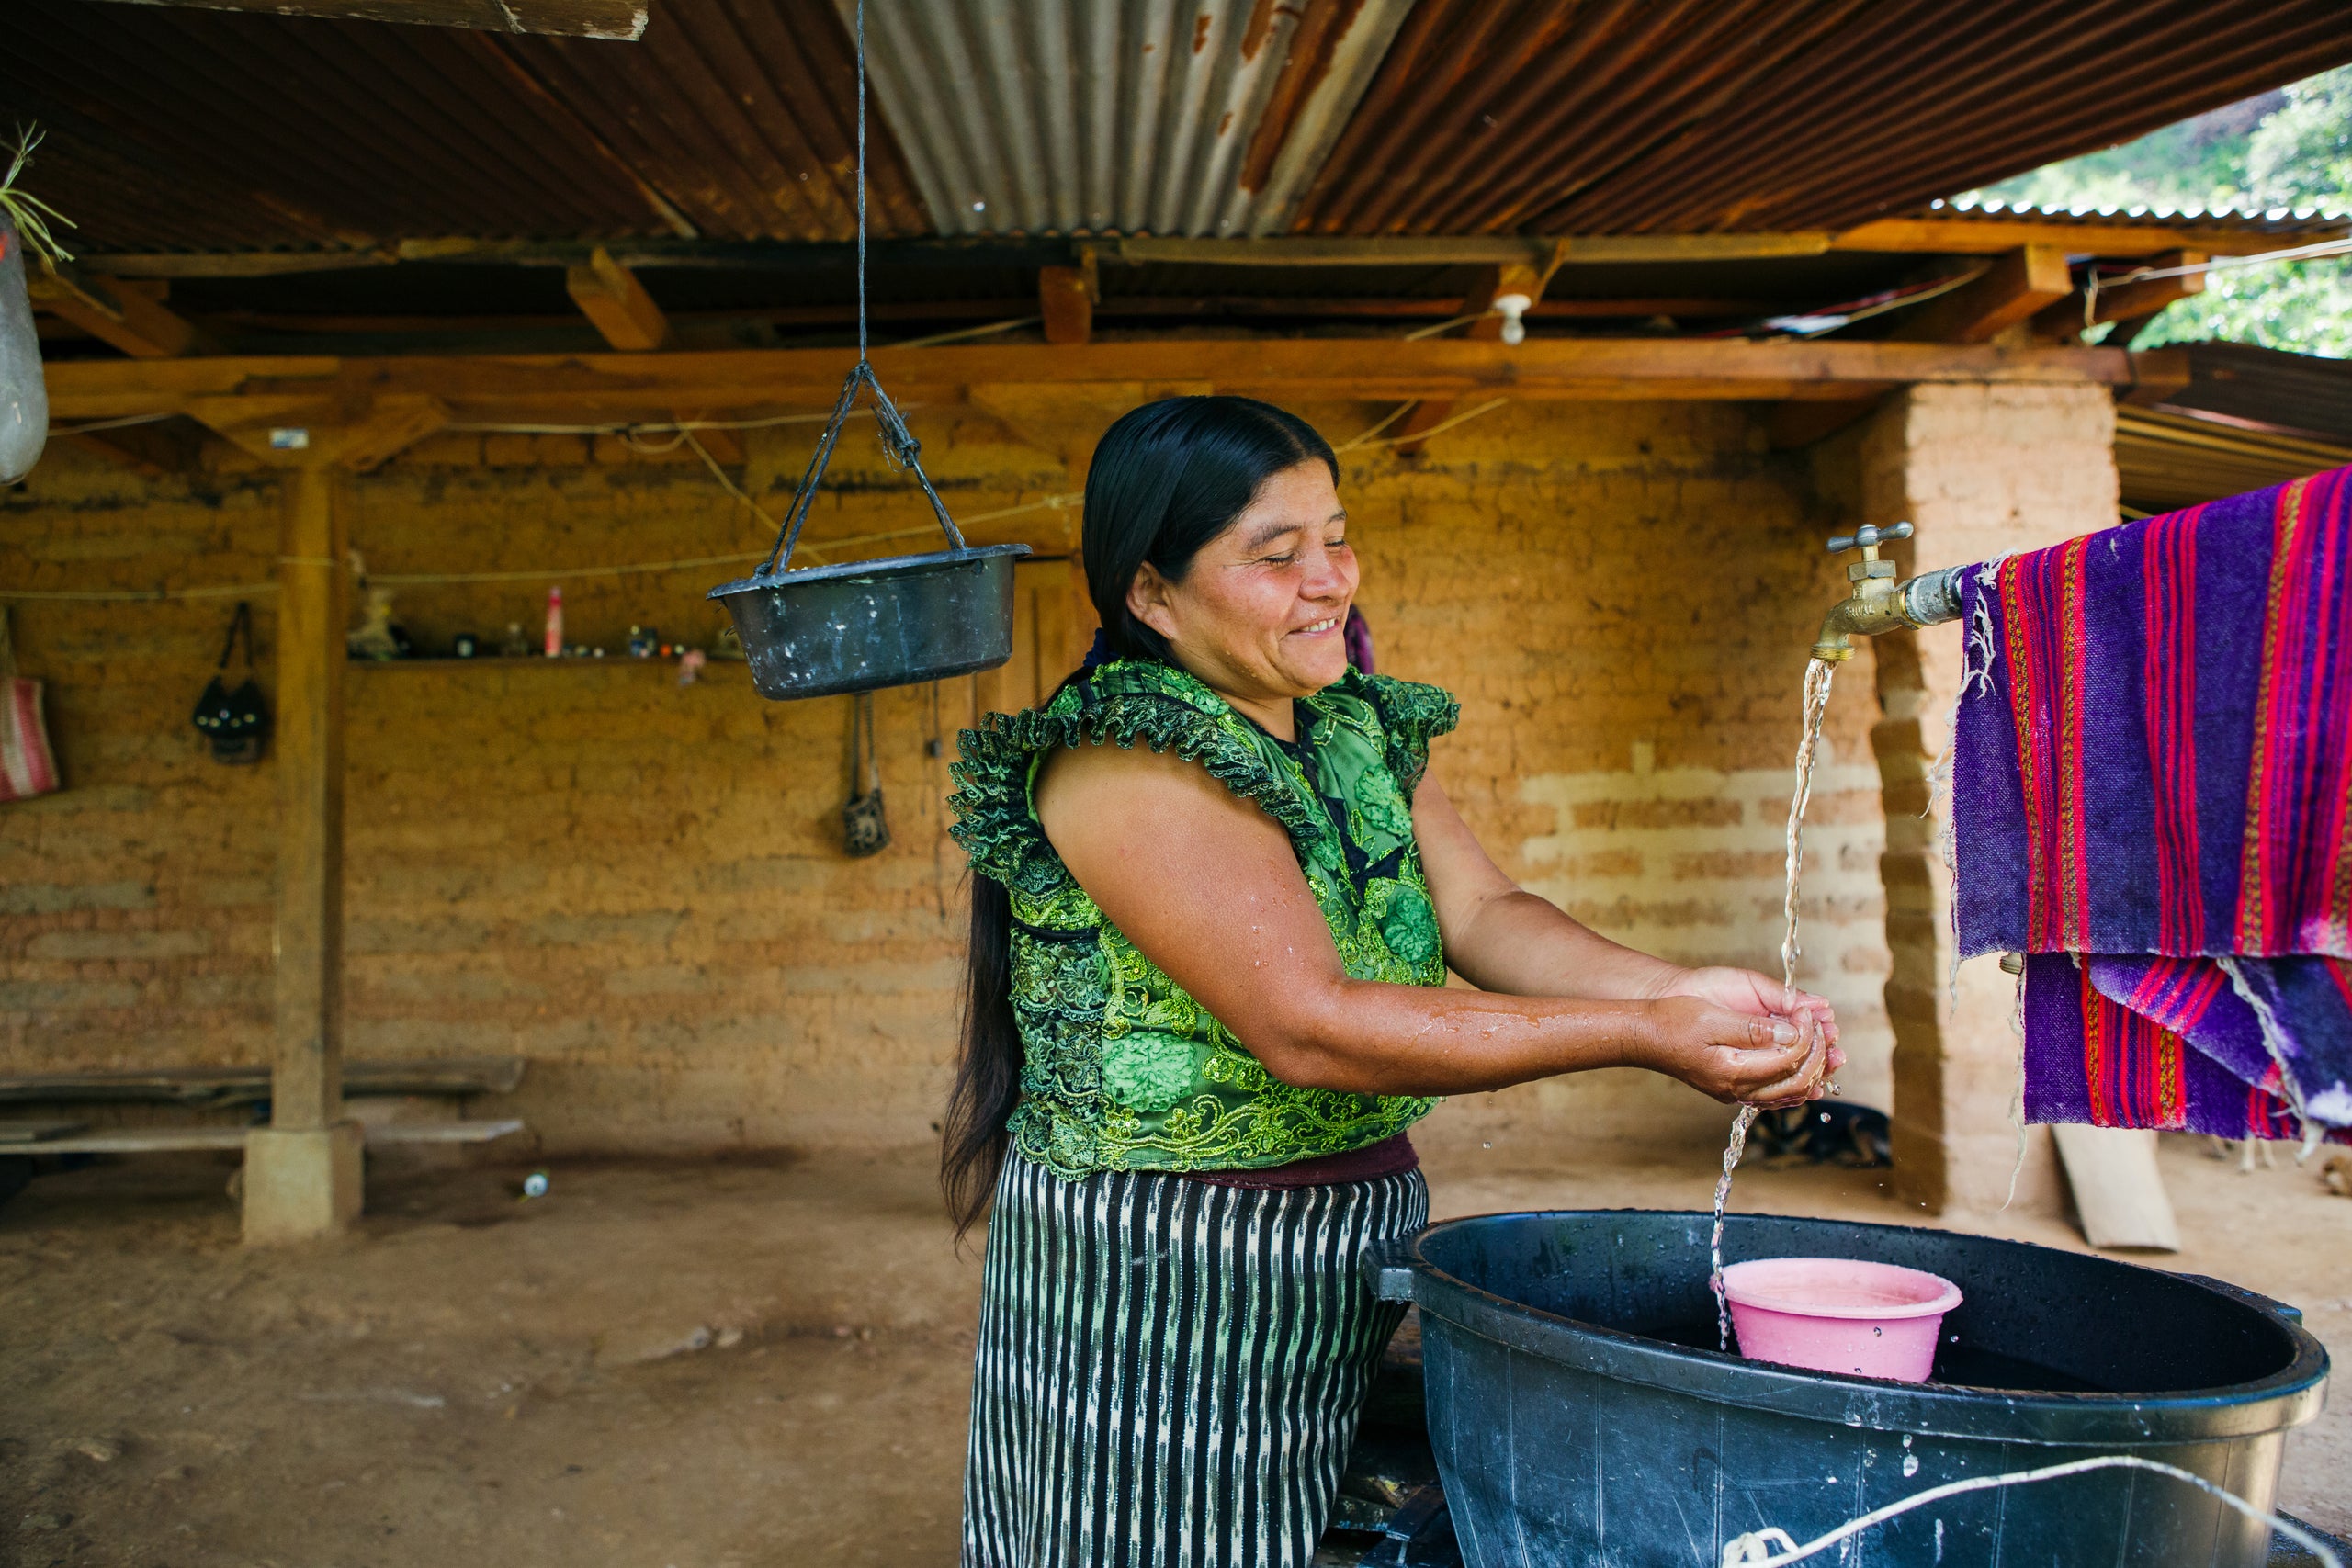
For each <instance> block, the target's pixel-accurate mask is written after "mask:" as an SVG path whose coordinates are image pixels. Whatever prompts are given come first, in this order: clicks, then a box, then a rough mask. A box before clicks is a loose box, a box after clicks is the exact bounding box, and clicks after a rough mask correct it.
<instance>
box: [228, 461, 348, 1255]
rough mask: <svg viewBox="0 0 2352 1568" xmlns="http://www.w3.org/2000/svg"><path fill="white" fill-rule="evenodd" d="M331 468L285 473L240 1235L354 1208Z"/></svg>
mask: <svg viewBox="0 0 2352 1568" xmlns="http://www.w3.org/2000/svg"><path fill="white" fill-rule="evenodd" d="M348 482H349V481H348V480H347V479H345V476H344V475H343V474H342V473H341V472H340V471H339V470H337V469H336V468H333V467H331V466H329V465H327V464H325V463H317V464H309V465H305V466H303V467H301V468H294V469H291V470H290V471H288V473H287V475H286V479H285V485H284V491H283V501H282V505H283V507H284V513H283V517H282V520H281V524H280V529H279V536H278V538H279V545H278V556H279V561H278V569H277V581H278V592H277V714H276V723H275V726H274V735H273V738H272V746H273V748H274V752H275V763H276V767H277V809H278V832H277V997H276V1030H275V1041H274V1048H273V1051H272V1059H271V1063H270V1124H269V1126H268V1127H267V1128H266V1129H258V1130H256V1131H254V1133H253V1134H250V1135H249V1137H248V1140H247V1144H246V1154H245V1192H244V1205H245V1208H244V1234H245V1239H246V1240H247V1241H249V1242H280V1241H298V1240H303V1239H307V1238H310V1237H313V1236H321V1235H332V1234H334V1232H336V1231H339V1230H342V1229H343V1228H345V1226H347V1225H348V1224H350V1223H351V1222H352V1220H353V1219H355V1218H356V1217H357V1215H358V1213H359V1208H360V1201H361V1191H360V1152H361V1143H360V1132H359V1127H358V1124H357V1123H356V1122H349V1121H346V1120H345V1117H344V1114H343V784H344V759H343V746H344V708H343V682H344V671H345V663H346V662H347V660H346V655H345V648H344V632H345V626H346V625H347V624H348V622H349V619H350V613H349V603H348V601H349V592H348V584H349V581H350V569H349V566H348V565H347V564H346V563H347V558H348V538H347V530H348V523H347V518H346V513H345V505H344V503H343V498H342V495H341V493H340V492H341V491H342V490H343V489H344V487H345V485H346V484H347V483H348Z"/></svg>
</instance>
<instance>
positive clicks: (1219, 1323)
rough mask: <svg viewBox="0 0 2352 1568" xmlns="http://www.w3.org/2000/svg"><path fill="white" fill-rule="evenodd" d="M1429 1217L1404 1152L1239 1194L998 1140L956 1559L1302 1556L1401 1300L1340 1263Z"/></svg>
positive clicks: (1015, 1562) (1289, 1566)
mask: <svg viewBox="0 0 2352 1568" xmlns="http://www.w3.org/2000/svg"><path fill="white" fill-rule="evenodd" d="M1428 1217H1429V1189H1428V1187H1427V1186H1426V1185H1425V1184H1424V1183H1423V1182H1422V1180H1421V1176H1420V1173H1419V1171H1417V1170H1416V1171H1407V1172H1405V1173H1404V1174H1402V1175H1398V1176H1385V1177H1380V1178H1377V1179H1373V1180H1369V1181H1356V1182H1346V1183H1341V1184H1338V1185H1333V1186H1328V1187H1301V1188H1294V1189H1291V1190H1284V1191H1257V1190H1249V1189H1243V1188H1234V1187H1217V1186H1211V1185H1209V1184H1207V1183H1204V1182H1198V1181H1188V1180H1185V1179H1182V1177H1173V1176H1165V1175H1157V1174H1152V1173H1135V1172H1105V1173H1103V1174H1099V1175H1095V1176H1091V1177H1088V1178H1087V1179H1084V1180H1082V1181H1064V1180H1062V1179H1059V1178H1057V1177H1055V1176H1054V1175H1052V1174H1051V1173H1050V1172H1048V1171H1046V1170H1045V1169H1044V1168H1041V1167H1039V1166H1036V1165H1033V1164H1031V1163H1029V1162H1028V1161H1026V1160H1023V1159H1022V1158H1021V1157H1020V1156H1017V1155H1015V1156H1008V1158H1007V1160H1006V1162H1005V1168H1004V1174H1003V1176H1002V1177H1001V1179H999V1181H998V1183H997V1190H996V1207H995V1210H994V1212H993V1213H992V1214H991V1216H990V1218H989V1241H988V1264H987V1269H986V1276H985V1281H984V1284H983V1286H982V1292H983V1295H982V1303H981V1307H980V1335H979V1350H978V1361H977V1365H976V1368H975V1375H974V1379H973V1385H972V1433H971V1441H970V1447H969V1450H967V1458H966V1461H965V1469H964V1568H1095V1565H1097V1564H1107V1565H1115V1568H1179V1565H1182V1568H1223V1565H1226V1564H1232V1565H1234V1568H1243V1565H1247V1568H1306V1563H1307V1562H1308V1560H1309V1559H1310V1558H1312V1557H1313V1556H1314V1553H1315V1543H1316V1540H1317V1537H1318V1536H1320V1535H1321V1533H1322V1531H1323V1527H1324V1524H1325V1521H1326V1520H1327V1519H1328V1518H1329V1516H1330V1512H1331V1505H1332V1499H1333V1498H1334V1496H1335V1495H1337V1493H1338V1491H1339V1485H1340V1468H1341V1466H1342V1465H1344V1464H1345V1463H1346V1462H1347V1457H1348V1449H1349V1445H1350V1444H1351V1443H1352V1442H1353V1441H1354V1438H1355V1431H1356V1420H1357V1417H1358V1416H1359V1414H1360V1413H1361V1411H1362V1409H1363V1398H1364V1393H1365V1391H1366V1390H1367V1388H1368V1387H1369V1386H1370V1384H1371V1381H1372V1374H1373V1372H1374V1370H1375V1369H1376V1368H1377V1366H1378V1365H1379V1361H1380V1353H1381V1350H1382V1348H1383V1347H1384V1346H1385V1345H1386V1344H1387V1342H1388V1337H1389V1336H1390V1335H1391V1334H1392V1333H1394V1332H1395V1331H1396V1328H1397V1320H1398V1318H1399V1317H1400V1316H1401V1315H1402V1314H1403V1312H1404V1309H1403V1308H1402V1307H1401V1306H1396V1305H1390V1304H1385V1303H1381V1302H1378V1301H1375V1300H1374V1298H1373V1296H1372V1293H1371V1292H1369V1291H1367V1290H1366V1289H1365V1288H1364V1285H1363V1280H1361V1279H1360V1278H1359V1277H1358V1275H1357V1271H1356V1268H1357V1261H1358V1259H1359V1258H1362V1257H1363V1253H1364V1250H1365V1249H1366V1248H1367V1247H1371V1246H1373V1245H1374V1243H1377V1242H1382V1241H1385V1240H1388V1239H1390V1238H1392V1237H1395V1236H1401V1235H1409V1234H1411V1233H1412V1232H1413V1231H1415V1230H1418V1229H1419V1227H1420V1226H1421V1224H1423V1223H1424V1222H1425V1221H1426V1220H1427V1219H1428Z"/></svg>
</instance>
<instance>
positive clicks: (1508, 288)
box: [1396, 256, 1561, 457]
mask: <svg viewBox="0 0 2352 1568" xmlns="http://www.w3.org/2000/svg"><path fill="white" fill-rule="evenodd" d="M1560 259H1561V258H1559V257H1557V256H1555V257H1553V258H1552V263H1551V265H1549V266H1540V267H1539V266H1532V265H1529V264H1527V263H1525V262H1508V263H1505V264H1504V265H1501V266H1491V267H1487V269H1485V271H1484V273H1483V274H1482V275H1481V276H1480V277H1479V279H1478V286H1477V288H1474V289H1472V290H1471V291H1470V292H1469V293H1468V294H1467V295H1464V297H1463V300H1462V313H1463V314H1464V315H1465V316H1475V317H1476V318H1477V319H1476V321H1472V322H1470V324H1469V325H1468V326H1466V327H1465V328H1464V329H1463V333H1462V335H1463V336H1464V337H1465V338H1468V339H1470V340H1471V341H1472V342H1474V343H1500V342H1502V340H1503V318H1502V317H1501V316H1500V315H1498V314H1497V313H1496V310H1495V301H1496V300H1498V299H1505V298H1507V297H1508V296H1510V295H1513V294H1517V295H1520V296H1521V297H1523V298H1524V299H1526V300H1527V303H1528V307H1529V308H1530V309H1531V310H1532V309H1533V307H1534V305H1535V303H1536V301H1537V300H1539V299H1543V298H1544V285H1545V284H1547V283H1549V282H1551V281H1552V274H1553V273H1555V272H1556V271H1557V270H1559V265H1560ZM1452 416H1453V400H1452V399H1450V398H1423V399H1422V400H1420V401H1419V402H1417V403H1415V404H1414V405H1413V411H1412V412H1410V413H1408V414H1407V415H1406V416H1405V423H1402V424H1400V425H1398V426H1397V437H1396V446H1397V456H1398V457H1419V456H1420V455H1421V453H1422V452H1423V451H1425V450H1426V449H1427V446H1428V442H1429V436H1430V432H1431V431H1433V430H1435V429H1436V428H1437V427H1438V426H1439V425H1441V424H1443V423H1445V422H1446V421H1447V420H1448V419H1449V418H1451V417H1452Z"/></svg>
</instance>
